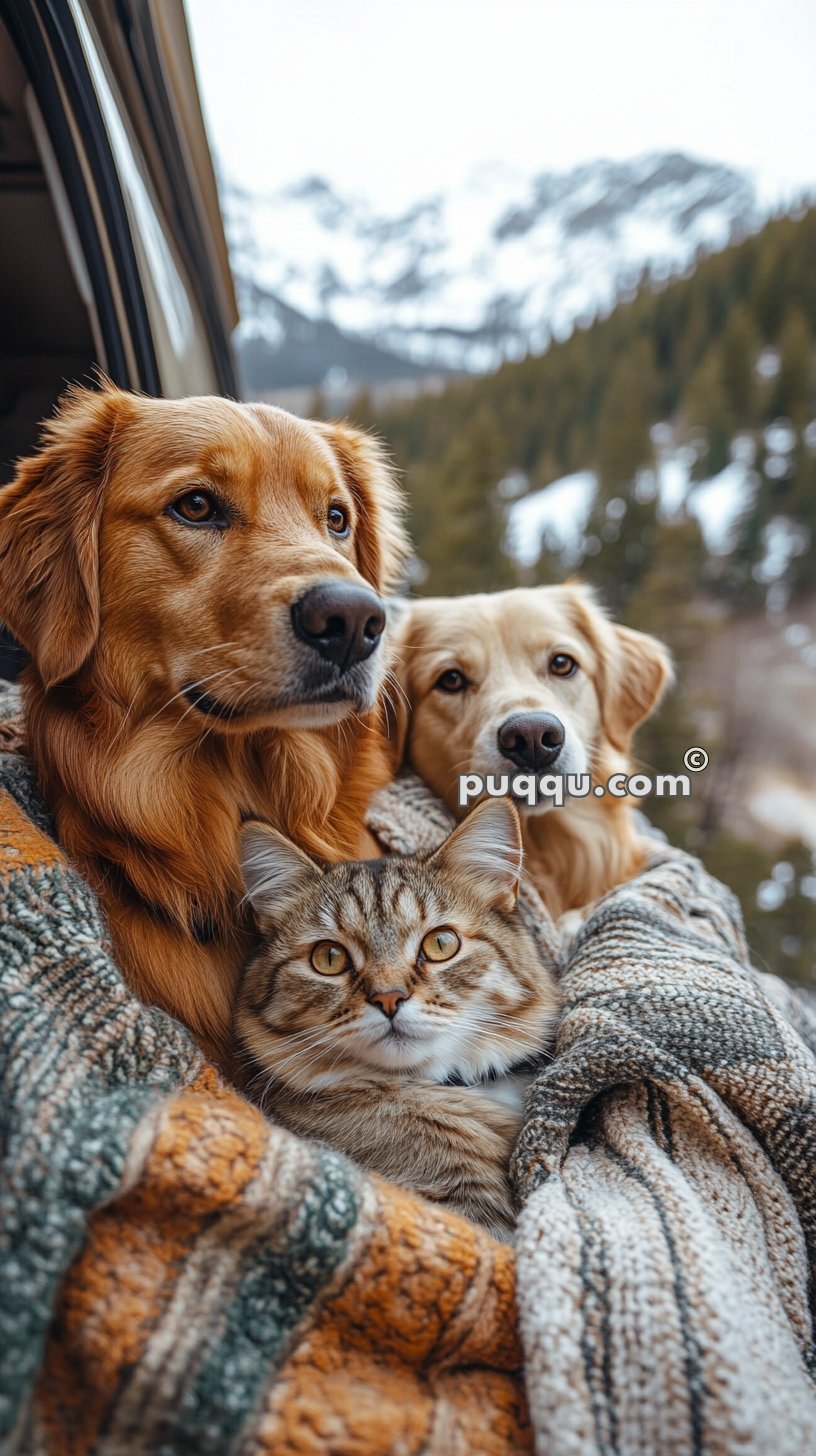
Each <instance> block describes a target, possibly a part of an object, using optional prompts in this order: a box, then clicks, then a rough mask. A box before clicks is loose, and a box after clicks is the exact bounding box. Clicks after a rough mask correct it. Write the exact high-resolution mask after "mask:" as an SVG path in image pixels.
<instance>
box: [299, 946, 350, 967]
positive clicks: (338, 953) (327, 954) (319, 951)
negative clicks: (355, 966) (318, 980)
mask: <svg viewBox="0 0 816 1456" xmlns="http://www.w3.org/2000/svg"><path fill="white" fill-rule="evenodd" d="M309 961H310V963H311V965H312V966H313V967H314V969H315V970H316V971H319V972H320V974H321V976H339V975H341V974H342V972H343V971H347V970H349V969H350V967H351V957H350V955H349V953H348V951H347V950H346V948H345V946H343V945H338V944H337V942H336V941H335V940H319V941H318V942H317V945H314V946H312V953H311V955H310V956H309Z"/></svg>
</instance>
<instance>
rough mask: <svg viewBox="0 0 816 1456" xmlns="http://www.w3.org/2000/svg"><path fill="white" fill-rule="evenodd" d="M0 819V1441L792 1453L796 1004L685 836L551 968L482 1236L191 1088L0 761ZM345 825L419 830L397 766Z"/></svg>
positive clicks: (397, 832)
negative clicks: (540, 1063)
mask: <svg viewBox="0 0 816 1456" xmlns="http://www.w3.org/2000/svg"><path fill="white" fill-rule="evenodd" d="M0 810H1V811H2V814H1V815H0V993H1V994H0V1035H1V1036H2V1088H0V1092H2V1108H0V1128H1V1131H2V1136H0V1160H2V1168H1V1169H0V1171H1V1173H2V1179H1V1180H0V1260H1V1261H2V1267H0V1439H2V1438H3V1437H5V1440H6V1443H7V1444H6V1446H5V1447H4V1449H8V1450H10V1451H11V1450H14V1451H18V1452H21V1453H22V1452H25V1453H29V1452H37V1453H46V1456H48V1453H51V1452H55V1453H56V1452H60V1453H61V1452H63V1451H69V1450H70V1451H72V1452H77V1453H79V1452H85V1451H94V1452H96V1453H103V1456H104V1453H111V1456H113V1453H114V1452H116V1453H127V1456H134V1453H137V1452H139V1453H152V1452H161V1453H163V1456H175V1453H179V1456H181V1453H182V1452H184V1453H195V1456H206V1453H211V1456H226V1453H231V1452H236V1453H238V1452H240V1453H242V1456H255V1453H261V1452H264V1453H266V1452H268V1453H270V1456H287V1453H291V1456H322V1453H325V1456H330V1453H331V1456H459V1453H461V1456H470V1453H473V1456H511V1453H518V1452H526V1451H530V1450H531V1448H532V1447H533V1446H534V1447H535V1449H536V1451H538V1452H539V1453H540V1456H545V1453H546V1456H662V1453H666V1456H669V1453H670V1456H696V1453H705V1456H760V1453H762V1456H766V1453H770V1452H773V1453H775V1456H777V1453H778V1456H787V1453H790V1456H803V1453H805V1456H807V1453H816V1386H815V1385H814V1369H815V1368H816V1362H814V1357H813V1313H814V1311H813V1285H812V1278H813V1271H814V1253H816V1183H815V1182H814V1151H816V1058H815V1056H814V1052H816V1023H814V1021H813V1020H812V1019H811V1016H810V1013H809V1011H808V1010H807V1008H806V1007H805V1006H804V1004H802V1003H801V1002H800V1001H799V999H798V998H797V997H796V996H795V994H794V993H793V992H791V991H790V990H788V989H787V988H786V987H785V986H784V985H783V984H782V983H781V982H779V981H777V980H775V979H774V978H773V977H769V976H763V975H759V974H758V973H757V972H755V971H754V970H753V969H752V967H751V965H750V961H749V958H748V954H747V951H746V947H745V943H744V939H743V934H742V929H741V925H740V919H739V914H738V910H737V906H736V902H735V900H734V897H733V896H732V895H731V894H730V892H729V891H727V890H726V889H725V888H724V887H723V886H722V885H719V884H718V883H717V882H716V881H714V880H712V879H711V877H710V876H709V875H708V874H707V873H706V872H705V871H704V869H703V868H702V866H701V865H700V864H699V863H698V862H697V861H695V860H693V859H691V858H689V857H688V856H686V855H683V854H680V853H678V852H675V851H672V850H669V849H665V848H661V849H660V850H658V851H657V852H656V854H655V856H654V858H653V860H652V862H651V864H650V865H649V867H648V868H647V869H646V870H645V871H644V872H643V873H642V874H641V875H640V876H639V877H638V878H637V879H636V880H635V881H633V882H632V883H630V884H628V885H625V886H622V887H621V888H619V889H617V890H615V891H613V892H612V893H611V894H610V895H608V896H607V897H606V898H605V899H604V900H603V901H602V902H601V903H600V904H599V905H598V906H597V907H596V908H595V909H594V911H593V913H592V915H591V917H590V919H589V920H588V922H587V923H586V925H585V926H584V928H583V930H582V931H581V933H580V934H579V936H578V938H577V940H576V941H575V942H574V943H573V945H572V947H571V949H570V952H569V954H568V955H567V956H566V957H565V960H564V963H563V964H562V965H561V967H560V973H561V976H562V983H563V991H564V1002H565V1009H564V1015H563V1020H562V1023H561V1026H560V1030H559V1033H558V1041H557V1048H556V1055H555V1057H554V1059H553V1061H552V1063H550V1064H549V1065H548V1066H547V1069H546V1070H545V1071H544V1073H543V1074H542V1075H541V1076H540V1077H539V1079H538V1081H537V1082H536V1083H534V1085H533V1087H532V1089H531V1092H530V1097H529V1103H528V1108H527V1116H526V1121H525V1125H524V1128H523V1131H522V1134H521V1137H520V1140H519V1144H518V1146H517V1149H516V1152H515V1156H514V1160H513V1169H512V1172H513V1180H514V1186H515V1190H516V1193H517V1197H518V1202H519V1208H520V1213H519V1228H518V1238H517V1247H516V1251H515V1254H514V1253H513V1251H512V1250H510V1249H508V1248H506V1247H505V1246H501V1245H497V1244H494V1243H493V1241H492V1240H491V1239H490V1238H489V1236H487V1235H486V1234H484V1233H483V1232H482V1231H481V1230H477V1229H473V1228H471V1227H470V1226H469V1225H465V1224H464V1223H463V1222H462V1221H461V1220H458V1219H456V1218H455V1217H454V1216H453V1215H450V1214H448V1213H446V1212H445V1211H443V1210H439V1209H437V1208H435V1207H433V1206H432V1205H428V1204H425V1203H424V1202H423V1201H422V1200H421V1199H417V1198H412V1197H411V1196H410V1195H408V1194H405V1193H404V1192H402V1191H401V1190H397V1189H393V1188H392V1187H391V1186H390V1185H388V1184H384V1183H382V1182H381V1181H380V1180H377V1179H371V1178H367V1177H365V1176H364V1175H362V1174H361V1173H360V1172H359V1171H358V1170H356V1169H354V1168H353V1167H352V1165H350V1164H348V1163H347V1161H346V1160H345V1159H343V1158H340V1157H339V1156H338V1155H336V1154H333V1153H331V1152H330V1151H328V1150H325V1149H323V1150H321V1149H320V1148H319V1147H315V1145H312V1144H307V1143H302V1142H300V1141H299V1140H298V1139H296V1138H293V1137H292V1136H291V1135H290V1134H288V1133H285V1132H284V1131H283V1130H282V1129H278V1128H275V1127H274V1125H272V1124H269V1123H266V1122H264V1119H263V1118H262V1117H261V1115H260V1113H258V1112H257V1110H256V1109H254V1108H251V1107H250V1106H249V1105H248V1104H247V1103H245V1102H244V1101H243V1099H242V1098H240V1097H239V1096H238V1095H237V1094H236V1093H234V1092H233V1091H231V1089H229V1088H225V1087H223V1085H222V1084H221V1083H220V1082H219V1079H218V1078H217V1076H216V1075H215V1074H214V1073H213V1072H212V1071H211V1069H208V1068H207V1067H206V1065H205V1064H204V1063H203V1061H202V1058H201V1057H200V1055H199V1054H198V1053H197V1052H196V1050H195V1048H194V1047H193V1046H192V1043H191V1040H190V1038H189V1036H188V1035H187V1034H186V1033H185V1032H184V1031H183V1029H182V1028H180V1027H179V1026H178V1025H177V1024H176V1023H175V1022H173V1021H172V1020H171V1018H169V1017H167V1016H165V1015H164V1014H163V1013H162V1012H158V1011H156V1010H155V1009H153V1010H148V1009H146V1008H143V1007H141V1006H140V1005H139V1003H138V1002H137V1001H136V1000H135V998H134V997H133V996H132V995H131V993H130V992H129V991H128V989H127V987H126V986H125V985H124V982H123V981H122V979H121V977H120V976H119V973H118V971H117V968H116V966H115V965H114V963H113V961H112V959H111V956H110V949H109V946H108V945H107V942H106V938H105V932H104V927H103V926H102V925H101V923H100V921H99V917H98V912H97V910H96V908H95V905H94V901H93V897H92V896H91V894H90V891H89V890H88V888H87V886H85V885H83V882H82V881H81V880H80V879H79V878H78V877H77V876H76V875H75V874H74V873H73V872H72V871H71V870H70V869H69V868H68V867H66V866H65V863H64V861H63V860H62V858H61V856H60V854H59V850H58V847H57V846H56V845H55V844H54V842H53V839H52V838H51V832H52V831H51V826H50V823H49V820H48V816H47V813H46V812H45V809H44V807H43V806H42V805H41V804H40V803H39V801H38V799H37V795H36V791H35V789H34V786H33V782H32V778H31V774H30V770H29V768H28V766H27V764H26V763H25V761H24V759H22V758H21V757H20V756H19V755H18V754H7V755H5V756H2V755H0ZM370 822H371V826H372V828H373V829H374V831H375V832H376V833H377V835H378V836H379V838H380V840H381V842H382V843H383V845H384V846H385V847H386V848H388V849H393V850H406V851H407V850H411V849H415V848H420V847H429V846H431V845H434V844H436V843H439V842H440V840H441V839H442V838H443V837H444V835H445V833H446V832H447V828H448V826H449V820H448V816H447V813H446V811H445V810H444V809H443V808H442V807H441V806H440V805H439V804H438V803H436V802H435V801H434V800H433V799H432V797H431V796H430V794H429V793H428V791H427V790H426V789H424V787H423V786H422V785H420V784H419V783H418V781H416V780H413V779H410V778H406V779H404V780H399V781H397V783H395V784H394V785H392V786H391V787H390V788H389V789H388V790H386V791H385V792H384V793H383V794H381V795H380V796H379V797H378V799H377V801H376V802H375V804H374V805H373V806H372V811H371V816H370ZM524 914H525V915H526V916H527V917H528V922H529V923H530V924H532V925H534V926H535V928H536V932H537V934H538V935H539V939H540V945H541V949H542V954H543V955H548V956H553V957H555V956H557V955H558V946H557V939H556V937H555V934H554V931H553V927H552V924H551V922H550V921H549V919H548V917H547V916H546V913H545V912H544V910H543V907H542V906H541V904H540V902H539V901H538V899H537V897H536V896H535V894H534V893H533V892H532V891H531V890H529V888H528V889H527V890H526V892H525V895H524ZM514 1289H515V1313H514V1300H513V1290H514ZM519 1337H520V1343H519Z"/></svg>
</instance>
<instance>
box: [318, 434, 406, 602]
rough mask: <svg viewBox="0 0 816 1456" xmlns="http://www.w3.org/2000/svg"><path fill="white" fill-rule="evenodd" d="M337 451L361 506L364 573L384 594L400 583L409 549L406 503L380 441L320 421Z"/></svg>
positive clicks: (359, 556)
mask: <svg viewBox="0 0 816 1456" xmlns="http://www.w3.org/2000/svg"><path fill="white" fill-rule="evenodd" d="M315 428H316V429H318V430H319V431H320V433H321V435H322V436H323V438H324V440H326V442H327V443H328V444H329V446H330V447H331V449H332V451H333V452H334V455H335V458H336V460H337V462H338V464H339V466H340V470H341V472H342V474H343V477H344V479H345V481H346V483H347V485H348V487H349V490H350V491H351V493H352V495H353V496H354V499H355V501H356V503H357V508H358V510H359V512H360V523H359V527H358V534H357V559H358V561H359V566H360V572H361V574H362V575H363V576H364V577H365V579H366V581H368V582H370V583H371V585H372V586H373V587H374V588H375V590H376V591H378V592H380V593H381V594H383V595H387V594H388V593H389V592H393V591H395V590H396V589H397V588H398V587H399V586H401V585H402V579H403V576H404V572H405V566H406V563H407V562H408V559H409V557H410V555H411V545H410V542H409V540H408V534H407V532H406V530H405V525H404V516H405V502H404V499H403V496H402V492H401V491H400V488H399V486H398V485H397V481H396V476H395V474H394V470H393V467H392V466H391V464H390V462H389V460H388V456H387V455H386V453H385V450H384V448H383V446H382V445H381V444H380V441H379V440H377V439H375V438H374V436H373V435H368V434H366V433H365V431H364V430H358V429H355V428H354V426H353V425H349V424H347V423H346V422H345V421H333V422H331V423H329V424H323V423H320V422H316V424H315Z"/></svg>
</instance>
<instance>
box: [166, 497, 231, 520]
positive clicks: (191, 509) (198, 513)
mask: <svg viewBox="0 0 816 1456" xmlns="http://www.w3.org/2000/svg"><path fill="white" fill-rule="evenodd" d="M168 513H169V514H170V515H171V516H174V517H175V518H176V520H177V521H183V522H184V524H185V526H225V525H226V524H227V519H226V516H225V515H224V512H223V510H222V508H221V506H220V505H219V504H218V501H217V500H216V499H215V496H214V495H211V494H210V492H209V491H208V490H188V491H185V493H184V495H180V496H179V498H178V500H174V501H173V504H172V505H171V506H170V507H169V512H168Z"/></svg>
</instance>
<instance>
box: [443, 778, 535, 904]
mask: <svg viewBox="0 0 816 1456" xmlns="http://www.w3.org/2000/svg"><path fill="white" fill-rule="evenodd" d="M433 858H434V859H435V860H436V861H437V863H438V864H440V865H442V866H443V867H444V869H445V870H446V871H447V873H448V874H454V875H457V876H458V877H459V878H460V879H461V880H462V882H463V884H464V885H465V886H467V888H468V889H470V890H473V891H474V892H475V893H476V894H477V895H479V896H481V897H482V898H483V899H485V900H486V901H487V903H488V904H489V905H490V906H491V907H492V908H493V909H495V910H512V909H513V908H514V907H515V904H516V901H517V899H518V892H519V882H520V880H521V866H522V861H523V850H522V844H521V824H520V822H519V816H518V811H517V809H516V807H515V805H514V804H512V803H511V801H510V800H509V799H484V800H483V801H482V802H481V804H477V805H476V808H475V809H472V810H471V812H470V813H469V814H468V817H467V819H465V820H463V822H462V823H461V824H460V825H459V826H458V827H457V828H456V829H454V831H453V833H452V834H451V835H450V836H449V837H448V838H447V839H446V840H445V843H444V844H443V845H442V847H441V849H438V850H437V851H436V853H435V855H434V856H433Z"/></svg>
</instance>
